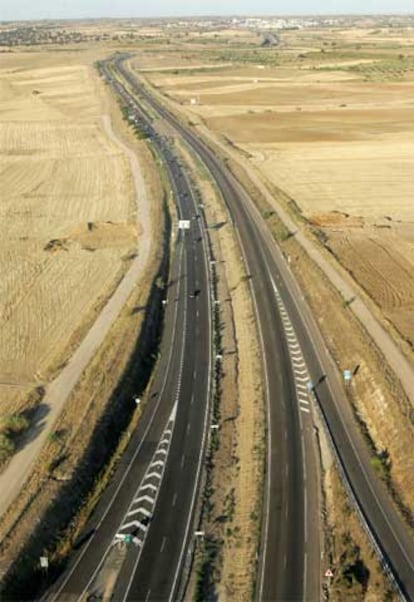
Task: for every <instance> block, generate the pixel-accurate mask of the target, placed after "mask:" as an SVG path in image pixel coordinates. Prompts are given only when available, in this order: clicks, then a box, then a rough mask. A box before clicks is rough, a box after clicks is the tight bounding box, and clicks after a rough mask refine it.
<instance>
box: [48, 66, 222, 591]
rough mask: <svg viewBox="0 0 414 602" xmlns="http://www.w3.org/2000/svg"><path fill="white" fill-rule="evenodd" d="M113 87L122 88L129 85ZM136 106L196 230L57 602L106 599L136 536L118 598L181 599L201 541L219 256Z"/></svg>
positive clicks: (184, 247) (179, 244)
mask: <svg viewBox="0 0 414 602" xmlns="http://www.w3.org/2000/svg"><path fill="white" fill-rule="evenodd" d="M107 77H108V79H110V78H111V76H110V74H109V73H107ZM112 85H114V87H115V88H116V89H117V93H118V94H119V93H120V90H121V89H120V86H119V84H116V82H115V81H112ZM124 94H125V91H124ZM124 99H125V96H124ZM128 103H129V106H130V108H131V110H134V111H135V112H136V113H135V114H136V115H137V118H139V119H141V120H145V123H146V127H147V128H148V129H149V130H151V138H152V143H153V144H154V146H156V147H157V150H158V152H159V153H160V154H161V153H162V156H163V159H164V161H165V165H166V169H167V171H168V172H169V175H170V181H171V184H172V188H173V190H172V192H173V195H174V198H175V200H176V203H177V209H178V214H179V218H180V219H183V220H189V221H190V229H189V230H178V231H177V235H176V239H175V242H174V252H173V262H172V266H171V278H170V282H169V287H168V296H167V299H166V303H165V305H164V306H165V317H164V319H165V327H164V331H163V336H162V341H161V348H160V359H159V361H158V363H157V367H156V372H155V375H154V379H153V382H152V385H151V389H150V392H149V394H148V399H147V401H146V405H145V408H144V411H143V414H142V417H141V419H140V421H139V424H138V427H137V429H136V430H135V431H134V432H133V433H131V439H130V442H129V444H128V447H127V450H126V452H125V453H124V455H123V456H122V459H121V461H120V462H119V465H118V467H117V471H116V473H115V475H114V478H113V479H112V481H111V484H110V486H109V487H108V488H107V490H106V491H105V493H104V495H103V496H102V499H101V500H100V502H99V504H98V506H97V508H96V510H95V512H94V514H93V517H92V519H91V521H90V523H89V524H88V528H87V532H86V534H84V537H83V542H81V543H80V545H79V546H78V550H77V552H76V553H75V554H74V555H73V558H72V559H71V561H70V563H69V566H68V568H67V570H66V571H65V573H64V574H63V575H62V577H61V578H60V579H59V580H58V582H57V583H56V584H55V585H54V586H53V587H52V588H51V589H50V590H49V591H48V592H47V595H46V596H45V599H47V600H78V599H81V598H83V597H85V596H89V595H92V596H93V595H99V593H100V589H99V588H101V587H102V585H101V575H102V568H103V567H107V566H108V562H109V564H110V561H111V556H112V553H113V550H114V547H115V546H116V545H117V543H116V542H118V541H119V540H120V539H124V540H125V539H127V540H128V541H130V540H131V541H130V543H128V544H127V546H126V556H125V559H124V561H123V563H122V565H121V566H120V574H119V578H118V580H117V582H116V585H115V590H114V594H113V595H114V597H115V599H117V600H127V599H128V600H172V599H175V598H176V596H177V595H178V593H177V592H178V588H179V586H180V584H181V579H182V576H183V569H184V568H185V566H186V561H187V550H188V547H189V543H190V542H191V540H192V538H193V522H194V517H195V510H196V501H197V499H198V493H199V485H200V477H201V471H202V465H203V461H204V452H205V449H206V444H207V439H208V430H209V417H210V415H209V400H210V382H211V363H212V319H211V315H212V312H211V286H210V280H211V278H210V274H211V269H212V268H211V266H210V254H209V248H208V241H207V238H206V235H205V226H204V216H203V213H202V210H201V209H200V208H198V207H197V205H196V202H195V199H194V196H193V192H192V190H191V186H190V184H189V182H188V180H187V178H186V175H185V173H184V171H183V169H182V167H181V165H180V164H179V162H178V161H177V160H176V158H175V157H174V155H173V153H172V152H171V150H170V148H169V145H168V142H167V141H166V140H165V139H164V138H163V137H161V136H159V135H158V134H157V132H155V131H153V130H152V129H151V124H150V122H149V121H148V120H147V118H146V116H145V115H143V114H142V113H139V110H138V107H135V106H134V105H133V103H132V100H131V99H130V98H128Z"/></svg>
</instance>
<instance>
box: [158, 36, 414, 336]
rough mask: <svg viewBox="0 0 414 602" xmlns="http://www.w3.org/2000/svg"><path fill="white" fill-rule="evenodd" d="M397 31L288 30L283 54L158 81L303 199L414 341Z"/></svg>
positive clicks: (413, 145)
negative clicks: (343, 216)
mask: <svg viewBox="0 0 414 602" xmlns="http://www.w3.org/2000/svg"><path fill="white" fill-rule="evenodd" d="M391 33H392V32H391ZM391 33H390V31H387V30H379V31H378V32H375V31H373V30H371V29H369V28H367V29H366V30H365V29H363V30H360V31H356V30H355V31H353V33H352V32H349V31H348V32H345V31H344V32H337V31H335V32H333V31H329V30H321V31H319V32H315V31H310V30H308V31H306V30H304V31H299V32H291V33H285V34H283V47H282V48H280V49H278V50H277V51H275V52H274V54H273V55H271V54H269V53H267V54H266V53H265V52H262V53H256V54H255V55H248V54H247V52H248V51H247V50H246V51H245V52H244V54H242V53H240V57H241V59H240V62H239V63H237V62H235V63H234V64H233V65H232V66H231V67H228V68H224V69H223V70H222V71H221V72H220V74H218V73H217V72H216V73H215V72H214V71H213V70H210V71H205V72H203V73H200V72H194V73H188V72H186V71H185V70H181V71H178V72H176V73H167V74H165V73H164V74H160V73H158V74H155V73H154V74H152V76H150V79H151V81H152V82H153V83H154V84H155V85H156V86H157V87H159V88H160V89H161V90H162V91H164V92H166V93H167V94H168V95H169V96H170V97H171V98H172V99H173V100H175V101H176V102H178V103H179V104H181V105H183V107H185V110H186V111H187V112H188V113H190V114H192V115H193V119H194V120H195V121H198V122H200V119H201V120H202V121H203V122H204V124H205V125H206V126H207V127H208V128H209V129H210V130H212V131H213V132H215V133H216V134H217V135H219V136H220V137H222V138H223V137H224V138H225V139H226V140H230V141H231V142H232V143H233V144H234V145H236V147H238V148H239V149H241V150H242V151H243V152H244V154H245V155H246V156H248V157H249V160H250V162H251V164H252V166H253V167H254V168H255V169H256V170H257V171H258V172H259V174H261V175H262V176H263V177H264V179H265V180H267V181H268V182H269V183H270V184H272V185H276V186H277V187H278V188H281V189H282V190H283V191H284V192H286V193H287V195H288V196H289V197H290V198H291V199H293V200H294V201H295V205H296V207H297V208H298V210H299V211H300V213H301V214H302V217H303V218H305V219H306V220H307V221H308V222H309V223H310V224H311V225H312V226H314V227H316V228H317V229H318V230H319V231H322V233H323V234H322V237H323V239H324V241H325V242H326V244H327V245H328V246H329V248H330V249H331V250H332V251H333V253H334V254H335V256H336V257H337V258H338V260H339V261H340V262H341V263H342V264H343V265H344V266H345V267H346V268H347V270H348V271H349V272H350V274H351V275H352V276H353V277H354V279H355V280H356V282H357V283H358V284H359V285H360V286H361V287H362V288H363V289H364V290H365V292H367V293H368V294H369V295H370V297H371V298H372V299H373V300H374V301H375V303H376V304H377V306H378V308H379V309H380V310H381V312H382V313H383V316H384V318H385V319H386V320H388V321H389V322H390V323H391V324H392V325H393V327H395V329H396V330H397V331H398V332H399V333H400V334H401V336H402V337H403V338H404V339H405V340H406V341H408V342H409V343H410V345H411V346H412V345H413V344H414V332H413V327H412V324H413V323H414V319H413V318H414V285H413V281H414V279H413V275H414V257H413V249H414V203H413V198H414V175H413V174H414V125H413V124H414V54H413V51H412V49H411V48H408V45H407V42H408V40H409V39H410V38H409V35H408V33H407V34H405V35H404V36H403V38H404V39H403V40H402V41H401V40H400V41H401V43H403V42H404V47H403V52H404V54H402V53H401V49H399V48H398V43H399V42H398V40H396V39H394V38H395V35H394V34H392V35H391ZM384 36H388V38H389V40H391V39H392V40H393V42H395V44H396V45H395V46H394V47H391V46H387V45H386V44H385V42H384ZM400 37H401V36H400ZM351 41H352V43H354V42H356V43H357V44H358V47H356V46H353V47H351V45H350V44H351ZM269 57H270V58H269ZM272 57H273V58H272ZM242 60H243V61H245V62H246V60H248V61H249V63H250V64H249V65H246V64H245V62H244V64H242ZM338 215H345V216H346V219H345V218H344V219H341V223H340V225H339V226H338V224H337V223H336V216H338ZM321 216H322V220H319V217H321ZM318 220H319V221H318ZM338 228H339V230H340V232H338ZM355 229H357V232H356V230H355Z"/></svg>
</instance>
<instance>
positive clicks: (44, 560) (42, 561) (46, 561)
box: [40, 556, 49, 569]
mask: <svg viewBox="0 0 414 602" xmlns="http://www.w3.org/2000/svg"><path fill="white" fill-rule="evenodd" d="M40 566H41V568H42V569H47V568H48V566H49V558H48V557H47V556H41V557H40Z"/></svg>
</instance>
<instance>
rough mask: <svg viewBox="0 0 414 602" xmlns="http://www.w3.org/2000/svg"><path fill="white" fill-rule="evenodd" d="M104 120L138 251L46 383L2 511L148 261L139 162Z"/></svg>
mask: <svg viewBox="0 0 414 602" xmlns="http://www.w3.org/2000/svg"><path fill="white" fill-rule="evenodd" d="M103 122H104V127H105V131H106V133H107V135H108V136H109V138H111V140H112V141H113V142H114V143H115V144H117V145H118V146H119V147H120V148H121V149H122V150H123V151H124V153H125V154H126V156H127V157H128V159H129V162H130V166H131V171H132V175H133V179H134V184H135V189H136V205H137V222H138V224H139V228H140V238H139V249H138V255H137V257H136V258H135V259H134V261H133V262H132V264H131V267H130V268H129V270H128V272H127V273H126V274H125V276H124V278H123V279H122V281H121V282H120V284H119V285H118V287H117V289H116V291H115V292H114V294H113V295H112V297H111V298H110V299H109V301H108V302H107V304H106V305H105V306H104V308H103V310H102V312H101V313H100V314H99V316H98V318H97V319H96V321H95V322H94V324H93V325H92V327H91V329H90V330H89V332H88V334H87V335H86V336H85V338H84V339H83V341H82V342H81V343H80V345H79V347H78V348H77V350H76V351H75V353H74V354H73V356H72V357H71V359H70V360H69V361H68V362H67V364H66V365H65V367H64V368H63V369H62V371H61V373H60V374H59V376H58V377H57V378H55V380H54V381H52V382H51V383H50V384H49V385H48V386H47V388H46V395H45V400H44V404H45V405H46V408H44V406H43V408H42V413H43V416H44V417H43V416H42V417H39V426H38V428H39V429H40V433H39V434H38V435H37V436H36V437H34V438H33V439H30V438H29V441H28V443H27V444H26V445H25V446H24V447H22V449H20V450H19V451H18V452H17V453H16V454H15V455H14V456H13V458H12V459H11V461H10V463H9V464H8V466H7V468H6V470H5V471H4V472H3V473H2V474H1V475H0V515H2V514H3V513H4V512H5V510H6V509H7V507H8V506H9V505H10V504H11V503H12V501H13V500H14V498H15V497H16V496H17V494H18V493H19V491H20V489H21V487H22V486H23V484H24V482H25V480H26V478H27V476H28V474H30V471H31V470H32V467H33V465H34V463H35V461H36V459H37V457H38V455H39V453H40V451H41V449H42V447H43V445H44V443H45V442H46V440H47V437H48V435H49V433H50V432H51V431H52V430H53V426H54V424H55V422H56V420H57V418H58V416H59V414H60V412H61V411H62V409H63V407H64V404H65V402H66V400H67V399H68V397H69V395H70V393H71V391H72V389H73V387H74V386H75V385H76V383H77V382H78V380H79V378H80V377H81V374H82V372H83V371H84V369H85V368H86V366H87V365H88V363H89V361H90V360H91V359H92V358H93V356H94V354H95V353H96V351H97V349H98V348H99V346H100V345H101V343H102V342H103V340H104V339H105V336H106V335H107V334H108V332H109V330H110V328H111V326H112V324H113V323H114V322H115V320H116V318H117V316H118V314H119V313H120V311H121V309H122V308H123V306H124V305H125V303H126V301H127V299H128V297H129V296H130V294H131V292H132V291H133V289H134V287H135V286H136V285H137V283H138V281H139V278H140V277H141V275H142V274H143V272H144V270H145V268H146V266H147V263H148V258H149V254H150V248H151V218H150V207H149V203H148V199H147V195H146V190H145V185H144V180H143V177H142V174H141V171H140V166H139V164H138V160H137V158H136V156H135V154H134V153H133V152H132V150H131V149H130V148H128V147H127V146H126V145H125V144H124V143H123V142H122V141H121V140H120V139H119V138H117V136H116V135H115V133H114V132H113V130H112V126H111V121H110V117H109V115H104V116H103ZM35 420H36V418H35ZM29 437H30V433H29Z"/></svg>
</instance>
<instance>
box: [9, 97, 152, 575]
mask: <svg viewBox="0 0 414 602" xmlns="http://www.w3.org/2000/svg"><path fill="white" fill-rule="evenodd" d="M107 108H108V110H109V111H110V112H111V113H112V115H113V121H114V123H115V124H116V125H117V126H118V129H117V131H118V132H121V133H122V134H123V138H124V139H125V140H126V141H127V142H128V143H129V144H130V145H131V147H133V148H134V150H135V151H136V153H137V154H138V156H139V162H140V165H141V166H142V169H143V172H144V174H145V184H146V188H147V195H148V198H149V199H150V201H151V212H152V220H153V223H157V224H160V225H161V224H163V214H162V202H161V201H162V197H163V190H162V187H161V183H160V180H159V177H158V174H157V172H156V169H155V167H154V162H153V159H152V156H151V153H150V152H149V150H148V149H147V148H146V146H145V143H144V142H142V141H138V140H136V139H134V138H133V137H132V136H131V134H130V132H129V131H127V129H126V126H125V124H123V123H122V120H121V119H120V118H119V115H118V113H119V110H118V109H117V108H116V106H115V103H114V102H113V101H112V99H110V98H108V102H107ZM91 235H93V236H95V233H94V232H92V233H91ZM162 236H163V228H162V227H159V228H158V229H157V231H156V233H155V235H154V240H153V244H152V247H151V256H150V258H149V262H148V267H147V270H146V272H145V273H144V274H143V277H142V283H141V285H140V286H137V287H136V288H135V290H134V292H133V294H132V295H131V297H130V298H129V299H128V302H127V303H126V305H125V307H124V309H123V310H122V311H121V313H120V315H119V317H118V319H117V320H116V322H115V324H114V325H113V326H112V328H111V330H110V332H109V334H108V336H107V337H106V339H105V341H104V343H103V344H102V345H101V347H100V348H99V350H98V352H97V354H96V356H95V357H94V358H93V360H92V361H91V362H90V364H89V365H88V367H87V369H86V370H85V371H84V373H83V374H82V377H81V379H80V380H79V382H78V383H77V385H76V387H75V389H74V390H73V392H72V394H71V396H70V397H69V399H68V400H67V402H66V404H65V407H64V410H63V411H62V413H61V415H60V416H59V419H58V421H57V422H56V424H55V426H54V431H53V434H52V436H51V437H49V438H48V440H47V443H46V445H45V446H44V448H43V450H42V452H41V454H40V456H39V458H38V460H37V462H36V465H35V467H34V470H33V472H32V474H31V475H30V476H29V477H28V479H27V481H26V483H25V486H24V487H23V490H22V492H21V494H20V495H19V497H18V498H17V499H16V501H15V503H14V504H13V508H10V509H9V511H8V512H6V513H5V514H4V515H3V516H2V518H1V521H0V539H1V541H2V545H1V548H0V564H1V566H2V568H3V569H4V570H6V568H8V567H9V566H10V565H11V564H12V563H13V562H14V561H15V560H16V559H17V558H19V555H20V554H21V551H22V548H23V546H24V545H27V543H28V541H29V538H30V536H31V535H32V534H33V531H34V529H35V528H37V525H38V522H39V519H42V518H44V517H45V516H47V512H48V509H49V508H50V504H51V500H56V499H58V498H59V496H61V495H62V492H63V491H64V490H65V488H67V487H68V481H69V482H70V483H73V486H72V491H71V495H73V496H74V502H73V503H76V504H80V507H79V506H78V507H77V508H76V510H77V512H78V514H77V516H76V517H74V519H73V520H71V523H70V525H69V527H67V530H66V531H65V535H64V536H63V532H62V536H61V537H60V540H59V542H58V545H57V546H55V545H54V543H53V534H54V532H56V531H57V530H61V529H62V523H61V522H59V521H62V520H65V521H67V516H68V515H69V516H70V513H71V512H72V513H73V512H74V511H75V508H68V507H67V506H66V507H65V504H64V503H63V504H62V503H61V506H60V507H59V506H58V507H57V508H55V510H54V512H53V515H52V516H51V515H50V513H49V516H48V518H47V520H46V521H45V524H44V526H43V529H42V534H41V538H39V541H40V539H41V541H40V543H39V546H41V547H42V546H44V547H43V548H42V549H43V550H45V549H46V548H47V547H48V546H50V548H49V557H50V560H51V562H57V561H60V560H61V559H62V558H64V557H65V556H66V555H67V554H68V553H69V552H70V551H71V546H72V544H73V541H75V539H76V537H77V536H78V534H79V532H80V531H81V530H82V528H83V527H84V526H85V523H86V521H87V519H88V517H89V516H90V512H91V511H92V509H93V507H94V504H95V503H96V502H97V499H98V494H99V493H100V492H101V490H102V487H103V486H105V484H106V483H107V480H108V479H109V478H110V473H111V470H110V471H109V474H108V475H105V479H103V480H102V482H101V483H97V484H96V485H97V487H98V490H97V491H92V492H91V497H90V498H88V497H87V496H86V498H85V500H84V502H83V503H82V500H81V499H79V497H80V493H79V492H80V488H81V484H79V476H78V477H77V471H78V470H79V463H80V461H81V460H82V458H84V456H85V454H86V452H87V450H88V446H89V445H90V444H91V438H92V436H93V435H95V432H94V430H95V428H96V427H97V425H98V424H99V423H100V422H103V426H105V416H107V415H108V413H110V408H109V406H108V401H109V400H111V399H112V396H113V394H114V391H115V390H116V387H117V385H118V383H119V381H120V379H121V378H122V376H123V374H124V373H125V370H126V368H127V366H128V365H129V360H130V358H131V354H132V353H133V352H134V351H136V349H135V346H136V341H137V339H138V337H139V333H140V331H141V327H142V323H143V319H144V312H143V311H142V308H145V306H146V304H147V302H148V297H149V292H150V288H151V283H152V281H153V278H154V276H155V273H156V270H157V269H158V266H159V262H160V258H161V251H160V249H161V246H162V244H161V243H162ZM135 363H136V364H137V365H140V364H139V361H138V359H136V362H135ZM138 377H139V375H138ZM138 377H137V378H138ZM137 378H135V380H134V381H133V382H135V383H136V382H137ZM122 396H125V395H124V393H123V392H121V391H119V392H118V394H117V397H118V398H119V399H122ZM112 401H113V403H115V401H116V400H112ZM124 401H125V400H124ZM139 415H140V412H139V411H137V412H136V413H135V415H134V419H133V422H132V423H131V424H132V427H131V428H133V426H134V425H135V424H136V423H137V421H138V419H139ZM118 434H119V433H118ZM126 441H127V438H125V439H124V440H123V441H122V442H121V446H122V445H125V443H126ZM102 443H104V442H102ZM105 443H106V445H108V442H105ZM112 443H113V442H112ZM101 468H102V467H101ZM111 468H112V469H113V466H112V467H111ZM84 469H85V468H84ZM92 476H93V473H92ZM97 476H98V475H97V474H96V475H95V477H97ZM81 480H82V479H81ZM87 493H88V492H87ZM84 494H85V492H83V495H84ZM70 503H72V502H70ZM62 517H66V518H65V519H63V518H62ZM16 519H17V520H16ZM66 526H67V525H66ZM32 554H33V548H32ZM27 561H28V566H29V567H30V563H32V568H31V569H29V570H32V571H33V570H34V568H33V567H34V566H36V567H37V557H36V559H33V558H30V557H29V558H28V559H27ZM22 568H23V569H25V568H26V567H22ZM23 572H24V571H23Z"/></svg>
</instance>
